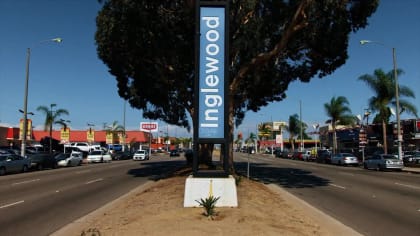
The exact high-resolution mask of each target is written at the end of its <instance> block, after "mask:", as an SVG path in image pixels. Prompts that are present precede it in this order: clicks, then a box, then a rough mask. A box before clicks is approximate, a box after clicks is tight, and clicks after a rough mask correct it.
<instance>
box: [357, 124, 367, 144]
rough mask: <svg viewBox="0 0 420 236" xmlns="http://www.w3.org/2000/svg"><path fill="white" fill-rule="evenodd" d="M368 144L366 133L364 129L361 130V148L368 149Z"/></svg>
mask: <svg viewBox="0 0 420 236" xmlns="http://www.w3.org/2000/svg"><path fill="white" fill-rule="evenodd" d="M366 144H367V138H366V133H365V130H364V129H360V131H359V147H360V148H363V147H366Z"/></svg>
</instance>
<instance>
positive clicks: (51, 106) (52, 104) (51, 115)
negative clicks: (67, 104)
mask: <svg viewBox="0 0 420 236" xmlns="http://www.w3.org/2000/svg"><path fill="white" fill-rule="evenodd" d="M55 106H57V104H55V103H51V104H50V153H52V128H53V123H54V116H53V107H55Z"/></svg>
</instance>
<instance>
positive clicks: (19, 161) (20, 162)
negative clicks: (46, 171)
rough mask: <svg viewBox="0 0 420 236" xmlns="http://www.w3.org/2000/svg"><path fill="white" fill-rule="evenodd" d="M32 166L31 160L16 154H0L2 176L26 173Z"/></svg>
mask: <svg viewBox="0 0 420 236" xmlns="http://www.w3.org/2000/svg"><path fill="white" fill-rule="evenodd" d="M30 166H31V160H30V159H28V158H25V157H22V156H19V155H16V154H10V153H7V154H0V175H5V174H7V173H12V172H26V171H28V169H29V168H30Z"/></svg>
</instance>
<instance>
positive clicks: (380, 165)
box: [363, 154, 404, 170]
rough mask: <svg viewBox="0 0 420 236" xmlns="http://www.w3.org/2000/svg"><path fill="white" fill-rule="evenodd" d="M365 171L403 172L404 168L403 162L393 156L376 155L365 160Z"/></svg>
mask: <svg viewBox="0 0 420 236" xmlns="http://www.w3.org/2000/svg"><path fill="white" fill-rule="evenodd" d="M363 167H364V168H365V169H375V170H386V169H394V170H402V168H403V167H404V164H403V161H402V160H399V159H398V157H396V156H395V155H392V154H375V155H373V156H371V157H369V158H367V159H366V160H365V162H364V163H363Z"/></svg>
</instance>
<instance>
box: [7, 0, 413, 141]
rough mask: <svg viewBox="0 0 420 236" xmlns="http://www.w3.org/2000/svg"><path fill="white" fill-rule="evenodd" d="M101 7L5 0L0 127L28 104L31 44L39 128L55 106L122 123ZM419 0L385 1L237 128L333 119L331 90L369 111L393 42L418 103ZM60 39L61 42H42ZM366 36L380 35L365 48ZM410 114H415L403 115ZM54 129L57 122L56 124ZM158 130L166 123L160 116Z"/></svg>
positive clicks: (12, 122) (132, 124)
mask: <svg viewBox="0 0 420 236" xmlns="http://www.w3.org/2000/svg"><path fill="white" fill-rule="evenodd" d="M100 8H101V5H100V4H99V3H98V2H97V1H96V0H72V1H68V0H38V1H32V0H19V1H15V0H0V30H1V37H0V84H1V88H2V89H1V92H0V101H1V103H0V104H1V105H0V125H1V126H13V127H18V123H19V119H20V118H22V114H21V113H20V112H19V111H18V110H19V109H22V108H23V96H24V81H25V65H26V49H27V48H28V47H30V48H31V52H32V53H31V63H30V81H29V99H28V112H34V113H35V116H30V118H32V120H33V125H34V126H35V128H41V127H42V125H43V122H44V118H45V117H44V116H43V115H41V114H40V113H37V111H36V108H37V107H38V106H40V105H45V106H49V104H51V103H55V104H57V108H63V109H67V110H68V111H69V112H70V115H69V116H63V117H62V118H63V119H65V120H70V121H71V124H70V127H71V129H77V130H79V129H86V128H87V123H88V122H89V123H94V124H95V127H96V129H99V128H102V126H103V123H107V124H111V123H112V122H113V121H118V123H119V124H123V113H124V101H123V100H122V99H121V98H120V97H119V96H118V94H117V87H116V81H115V79H114V78H113V77H112V76H111V75H110V74H109V73H108V69H107V67H106V66H105V65H104V64H103V63H102V61H101V60H99V59H98V56H97V54H96V45H95V41H94V34H95V31H96V25H95V18H96V15H97V12H98V11H99V10H100ZM419 12H420V1H418V0H401V1H394V0H382V1H381V4H380V6H379V9H378V10H377V11H376V13H375V14H374V15H373V16H372V17H371V18H370V19H369V26H368V27H367V28H366V29H363V30H360V31H358V32H357V33H355V34H353V35H351V39H350V43H349V59H348V61H347V62H346V64H345V65H343V66H342V67H340V68H339V69H338V70H337V71H336V72H335V73H334V74H332V75H330V76H328V77H325V78H323V79H318V78H313V79H312V81H311V82H310V83H301V82H294V83H292V84H291V85H290V87H289V90H288V91H287V95H288V97H287V99H286V100H284V101H282V102H278V103H273V104H270V105H269V106H267V107H264V108H262V110H261V111H259V112H258V113H253V112H248V113H247V115H246V118H245V120H244V122H243V124H242V125H241V126H240V127H239V128H238V129H237V131H238V130H241V131H242V132H243V133H244V134H245V135H246V134H247V133H248V132H255V130H256V125H257V124H258V123H261V122H262V121H270V120H273V121H287V120H288V117H289V116H290V115H292V114H295V113H296V114H299V113H300V111H299V103H300V102H301V104H302V118H303V121H304V122H306V123H308V124H309V126H311V124H313V123H321V124H322V123H324V122H325V120H327V117H326V114H325V111H324V108H323V104H324V103H327V102H329V101H330V99H331V98H332V97H333V96H345V97H347V99H348V100H349V102H350V108H351V109H352V112H353V114H355V115H357V114H361V113H363V109H364V108H367V100H368V99H369V98H370V97H371V96H372V95H373V94H372V91H371V90H370V89H369V88H367V87H366V86H365V84H364V83H362V82H361V81H358V77H359V76H361V75H363V74H372V73H373V71H374V70H375V69H377V68H382V69H383V70H385V71H390V70H392V66H393V64H392V47H395V48H396V52H397V66H398V68H401V69H403V70H404V72H405V73H404V74H403V75H402V76H400V77H399V78H398V79H399V82H400V84H402V85H406V86H409V87H411V88H412V89H413V90H414V92H415V93H416V97H417V98H416V99H412V100H410V101H411V102H412V103H413V104H415V105H416V106H417V108H418V109H420V89H419V88H420V27H419V25H420V14H419ZM55 37H61V38H63V39H64V41H63V43H61V44H55V43H51V42H50V43H40V42H41V41H43V40H47V39H51V38H55ZM361 39H369V40H375V41H380V42H382V43H384V44H386V45H387V46H381V45H376V44H370V45H364V46H361V45H360V44H359V41H360V40H361ZM401 118H402V119H404V118H413V117H412V116H407V115H406V114H403V115H402V117H401ZM145 121H146V120H145V119H143V118H142V115H141V111H138V110H134V109H132V108H131V107H129V105H128V104H127V107H126V127H127V129H129V130H137V129H139V123H140V122H145ZM55 128H59V126H56V127H55ZM160 128H161V129H164V130H165V131H166V129H167V126H166V124H164V123H163V122H160ZM168 129H169V133H170V135H171V136H175V135H177V136H187V135H188V136H191V135H190V134H187V132H186V131H185V130H184V129H182V128H175V127H173V126H169V128H168Z"/></svg>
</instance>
